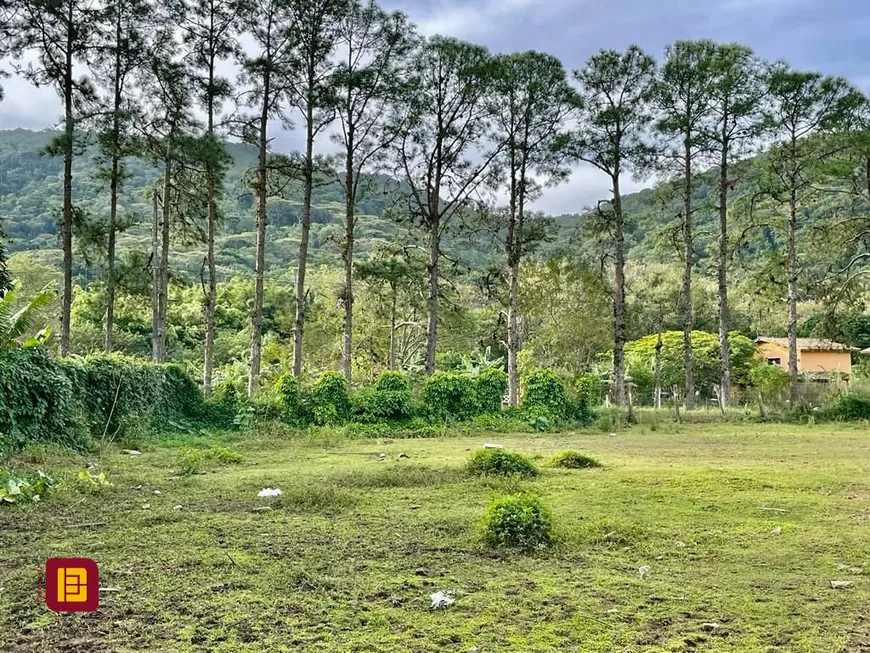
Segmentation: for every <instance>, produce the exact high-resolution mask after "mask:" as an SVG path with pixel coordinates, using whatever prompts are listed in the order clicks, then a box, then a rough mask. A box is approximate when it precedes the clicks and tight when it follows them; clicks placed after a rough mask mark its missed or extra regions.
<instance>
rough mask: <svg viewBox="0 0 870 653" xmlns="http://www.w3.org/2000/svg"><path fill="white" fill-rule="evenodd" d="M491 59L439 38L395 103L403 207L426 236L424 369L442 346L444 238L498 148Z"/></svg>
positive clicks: (420, 53) (419, 56)
mask: <svg viewBox="0 0 870 653" xmlns="http://www.w3.org/2000/svg"><path fill="white" fill-rule="evenodd" d="M492 74H493V69H492V59H491V57H490V55H489V53H488V52H487V51H486V49H485V48H482V47H480V46H477V45H472V44H470V43H465V42H463V41H458V40H456V39H452V38H446V37H441V36H435V37H431V38H430V39H428V40H427V41H426V42H425V43H424V44H423V45H422V46H421V47H420V48H418V49H417V50H416V51H415V53H414V54H413V55H412V61H411V64H410V75H409V80H408V83H407V85H406V86H405V87H404V88H403V91H402V93H401V96H400V97H399V98H398V99H397V101H396V102H395V104H394V107H393V109H392V111H393V113H392V117H391V120H390V127H389V128H390V130H391V131H392V133H395V134H397V137H396V138H395V140H394V142H393V145H392V146H391V148H390V150H391V155H392V161H393V166H394V174H395V176H396V177H397V178H398V179H399V180H400V181H401V182H402V183H403V184H405V185H406V186H407V191H405V190H403V193H405V196H404V206H403V207H402V211H403V212H404V213H406V214H407V216H408V217H409V218H410V219H411V220H413V221H415V222H416V223H418V224H420V225H421V226H422V227H423V230H424V232H425V234H426V239H427V240H428V246H427V252H428V264H427V278H428V293H427V299H426V305H427V313H428V317H427V327H426V365H425V369H426V373H427V374H432V373H433V372H434V371H435V352H436V349H437V346H438V308H439V262H440V260H441V256H442V249H441V239H442V237H443V235H444V231H445V230H446V229H447V228H449V227H450V226H451V224H452V223H453V221H454V219H455V218H456V217H457V215H459V214H460V213H461V212H462V211H464V210H468V209H469V208H471V205H472V203H473V202H472V200H473V199H474V196H475V194H476V192H477V191H478V190H479V189H480V188H482V187H484V186H486V185H488V183H489V182H490V180H489V179H487V174H488V173H490V172H492V171H493V169H492V167H491V163H492V162H493V161H494V160H495V158H496V157H497V156H498V154H499V151H500V150H499V147H498V146H497V145H495V146H493V144H492V143H490V142H489V141H488V140H487V138H486V132H487V129H488V112H489V109H490V104H489V103H488V101H487V100H488V93H490V91H491V89H492Z"/></svg>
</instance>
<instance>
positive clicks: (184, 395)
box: [0, 347, 234, 452]
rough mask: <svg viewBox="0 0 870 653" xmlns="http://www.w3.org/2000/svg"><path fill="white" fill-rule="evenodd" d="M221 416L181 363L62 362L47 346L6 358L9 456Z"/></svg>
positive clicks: (1, 367) (3, 441)
mask: <svg viewBox="0 0 870 653" xmlns="http://www.w3.org/2000/svg"><path fill="white" fill-rule="evenodd" d="M233 416H234V415H233ZM233 416H230V419H232V417H233ZM214 418H215V415H214V414H212V413H211V412H210V411H209V409H208V405H207V404H206V403H204V402H203V398H202V393H201V391H200V389H199V387H198V386H197V385H196V383H194V381H193V380H192V379H191V378H190V377H189V376H188V375H187V374H186V373H185V372H184V370H182V369H181V368H179V367H178V366H177V365H156V364H153V363H143V362H141V361H135V360H132V359H128V358H125V357H122V356H117V355H114V356H106V355H96V356H90V357H87V358H83V359H71V360H65V361H57V360H55V359H52V358H51V357H49V356H48V355H47V354H46V352H45V351H44V350H43V349H42V348H41V347H33V348H28V349H20V350H14V351H11V352H8V353H7V354H5V355H2V356H0V451H2V452H9V451H15V450H17V449H20V448H21V447H23V446H25V445H27V444H30V443H47V442H51V443H55V444H59V445H63V446H67V447H72V448H79V449H80V448H82V447H84V446H86V445H87V442H88V440H89V438H91V437H96V438H102V439H107V440H117V439H124V438H130V437H132V438H138V437H141V436H147V435H148V434H149V433H150V432H151V431H153V430H168V429H171V430H178V429H182V428H188V427H189V425H190V424H195V423H204V422H209V421H210V420H212V421H213V420H214ZM229 424H231V422H229ZM218 425H221V424H220V423H219V424H218ZM222 425H223V426H227V425H228V424H227V422H226V421H224V422H223V424H222Z"/></svg>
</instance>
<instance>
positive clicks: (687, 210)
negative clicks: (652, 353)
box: [683, 140, 695, 410]
mask: <svg viewBox="0 0 870 653" xmlns="http://www.w3.org/2000/svg"><path fill="white" fill-rule="evenodd" d="M684 157H685V158H684V162H685V168H684V171H683V172H684V175H685V179H684V183H685V186H684V189H683V212H684V216H683V218H684V220H683V248H684V256H685V259H686V265H685V267H684V268H683V311H684V312H683V365H684V367H685V369H686V390H685V395H686V396H685V401H686V410H691V409H692V408H694V406H695V366H694V363H695V358H694V356H693V354H692V328H693V326H694V318H693V314H692V266H693V263H694V258H695V255H694V250H693V247H692V150H691V146H690V145H689V141H688V140H687V141H686V144H685V154H684Z"/></svg>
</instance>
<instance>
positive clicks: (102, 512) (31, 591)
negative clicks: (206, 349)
mask: <svg viewBox="0 0 870 653" xmlns="http://www.w3.org/2000/svg"><path fill="white" fill-rule="evenodd" d="M493 439H495V438H494V437H493V436H492V434H490V435H488V436H486V438H484V437H462V438H445V439H430V440H383V441H377V440H364V441H360V440H343V439H335V438H319V437H318V438H299V439H286V438H285V439H276V438H274V437H268V434H263V435H262V436H261V437H259V438H257V439H250V438H247V439H246V438H242V437H230V438H226V437H224V438H220V439H218V440H211V441H206V440H204V439H196V440H191V439H190V438H179V439H178V440H174V441H169V440H167V441H164V442H163V443H162V444H152V445H150V446H146V445H143V447H144V448H143V455H141V456H128V455H124V454H121V453H118V452H115V451H114V450H111V451H108V452H104V455H103V457H102V459H99V460H98V459H97V456H96V455H95V456H93V457H84V458H70V457H63V456H61V455H58V454H57V452H54V451H42V452H40V455H39V456H38V457H29V458H27V457H21V458H19V459H18V460H15V461H12V463H13V464H14V465H15V466H16V468H17V469H19V470H33V469H37V468H42V469H45V470H47V471H49V472H50V473H51V474H52V475H53V476H55V477H56V478H57V480H58V485H57V487H56V488H55V489H54V493H53V494H50V495H49V496H47V497H46V498H45V502H44V503H42V504H40V505H35V506H26V507H18V506H11V507H6V506H3V507H0V547H2V548H0V551H2V553H0V587H2V588H3V589H2V590H0V608H2V609H0V651H4V652H10V653H24V652H30V651H76V652H79V651H85V652H87V651H95V652H96V651H179V652H186V651H250V652H260V651H299V650H304V651H372V652H380V651H395V652H399V651H402V652H406V651H407V652H420V653H422V652H424V651H467V650H468V649H470V648H471V647H473V646H476V647H477V648H478V649H479V650H480V651H481V652H482V653H486V652H489V651H518V652H526V651H554V652H555V651H601V652H610V651H695V650H698V651H741V652H742V651H805V652H807V653H818V652H825V653H827V652H835V651H856V652H857V651H866V650H868V647H870V577H868V574H870V457H868V454H867V452H868V445H870V436H868V433H867V431H866V429H861V428H857V427H856V428H850V427H847V426H828V425H826V426H816V427H806V426H785V425H702V424H701V425H682V426H678V425H673V424H662V425H659V426H658V427H657V428H656V430H655V431H652V430H651V429H649V428H644V427H640V428H637V427H636V428H635V429H634V430H628V431H620V432H619V434H618V435H616V436H615V437H613V436H610V435H609V434H608V433H601V432H588V433H562V434H555V435H553V434H542V435H522V436H520V435H516V436H497V439H495V441H497V442H500V443H502V444H503V445H504V446H505V448H506V449H507V450H510V451H515V452H518V453H522V454H525V455H527V456H529V457H530V458H531V459H533V460H538V461H545V460H547V459H549V458H550V457H551V456H552V455H553V454H555V453H557V452H558V451H561V450H564V449H574V450H577V451H581V452H583V453H585V454H588V455H590V456H594V458H595V459H596V460H598V461H600V462H601V463H602V465H603V467H602V468H600V469H587V470H582V471H578V470H571V469H559V468H550V467H542V468H541V472H540V475H539V476H538V477H537V478H535V479H533V480H522V481H517V480H516V479H509V480H504V481H502V480H500V479H492V478H489V479H487V478H482V479H475V478H470V477H468V476H467V475H466V474H465V473H464V465H465V463H466V461H467V459H468V456H469V454H470V452H472V451H474V450H476V449H478V448H479V447H480V446H482V444H483V442H484V441H486V440H489V441H492V440H493ZM213 446H226V447H231V448H232V449H233V450H236V451H238V452H239V453H240V454H241V456H242V460H241V462H238V463H237V464H232V465H224V464H220V465H218V464H214V465H212V464H207V465H204V466H203V467H202V469H201V470H199V471H200V473H196V474H193V475H188V476H185V475H183V474H180V473H179V467H178V459H179V454H180V452H181V451H182V450H183V449H184V448H186V447H213ZM379 453H384V454H386V456H384V457H383V460H381V459H379V457H378V454H379ZM399 453H406V454H407V455H408V458H407V459H398V457H397V456H398V454H399ZM86 463H97V466H96V468H95V469H94V473H98V472H99V471H104V472H105V473H106V476H107V477H108V479H109V481H111V482H112V484H113V485H112V487H107V488H104V489H103V490H101V491H99V492H94V493H91V492H83V491H81V490H78V489H77V488H76V485H75V482H74V478H75V475H76V474H77V473H78V471H79V470H80V469H82V468H83V467H84V466H85V464H86ZM139 486H141V489H137V488H138V487H139ZM263 487H280V488H281V489H282V490H283V492H284V494H283V495H282V496H281V497H280V498H279V499H274V500H265V499H259V498H257V496H256V494H257V491H258V490H260V489H261V488H263ZM154 490H159V491H160V492H161V494H160V495H155V494H154ZM518 490H520V491H522V490H529V491H532V492H534V493H535V495H536V496H538V497H539V498H540V499H541V500H542V501H543V502H544V504H545V505H546V506H548V507H549V508H550V510H551V511H552V513H553V518H554V523H555V528H556V537H557V541H556V544H555V545H554V546H553V547H551V548H550V549H548V550H546V551H541V552H537V553H534V554H522V553H518V552H512V551H492V550H489V549H487V548H485V547H484V545H483V544H482V543H481V541H480V537H479V532H478V530H477V525H478V522H479V520H480V517H481V515H482V514H483V513H484V511H485V510H486V507H487V506H488V505H489V504H490V503H491V502H492V501H493V500H494V499H495V498H496V497H498V496H500V495H501V494H504V493H507V492H515V491H518ZM145 504H150V508H149V509H144V508H143V506H144V505H145ZM176 505H181V506H182V508H181V509H180V510H174V509H173V508H174V507H175V506H176ZM263 505H270V506H271V507H272V508H273V509H272V510H271V511H262V512H254V511H253V510H254V509H255V508H257V507H260V506H263ZM412 506H414V508H412ZM772 509H776V510H772ZM102 522H107V523H105V524H104V525H100V524H101V523H102ZM83 523H91V524H93V523H96V524H97V525H95V526H85V527H81V526H79V527H74V526H76V525H80V524H83ZM779 528H781V529H782V530H781V532H779V531H778V530H777V531H776V532H774V531H775V529H779ZM51 556H84V557H91V558H94V559H95V560H96V561H97V562H98V563H99V565H100V573H101V585H102V586H103V587H107V588H112V589H114V590H117V591H113V592H105V593H103V594H102V595H101V606H100V610H99V612H98V613H96V614H83V615H72V614H54V613H52V612H49V611H48V610H47V609H46V608H45V607H44V606H41V605H39V604H38V603H37V601H36V570H37V567H38V566H39V565H40V564H43V563H44V561H45V559H46V558H48V557H51ZM647 565H648V566H649V567H650V568H651V572H650V575H649V577H648V578H645V579H642V578H641V577H640V576H639V573H638V570H639V568H640V567H643V566H647ZM830 580H850V581H852V582H853V585H852V587H850V588H848V589H844V590H833V589H830V588H829V586H828V583H829V581H830ZM441 589H443V590H450V591H452V592H453V593H454V596H455V598H456V603H455V604H454V605H453V606H451V607H450V608H448V609H445V610H438V611H430V610H429V595H430V594H431V593H433V592H435V591H437V590H441ZM709 622H715V623H717V624H719V627H718V628H717V629H715V630H713V631H712V632H709V631H707V630H704V628H703V626H702V624H704V623H709Z"/></svg>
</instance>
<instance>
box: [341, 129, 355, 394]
mask: <svg viewBox="0 0 870 653" xmlns="http://www.w3.org/2000/svg"><path fill="white" fill-rule="evenodd" d="M353 131H354V130H353V125H349V127H348V133H347V158H346V161H345V172H344V175H345V176H344V196H345V209H346V211H345V223H344V247H343V248H342V252H341V258H342V260H343V262H344V293H343V294H344V349H343V352H344V354H343V361H342V362H343V365H344V375H345V376H346V377H347V380H348V383H349V382H350V380H351V374H352V362H353V360H352V356H353V302H354V296H353V245H354V227H355V226H356V225H355V222H356V217H355V213H356V210H355V209H356V207H355V200H356V198H355V197H354V171H353V148H354V142H353V139H354V133H353Z"/></svg>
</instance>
